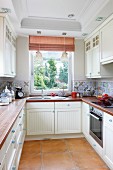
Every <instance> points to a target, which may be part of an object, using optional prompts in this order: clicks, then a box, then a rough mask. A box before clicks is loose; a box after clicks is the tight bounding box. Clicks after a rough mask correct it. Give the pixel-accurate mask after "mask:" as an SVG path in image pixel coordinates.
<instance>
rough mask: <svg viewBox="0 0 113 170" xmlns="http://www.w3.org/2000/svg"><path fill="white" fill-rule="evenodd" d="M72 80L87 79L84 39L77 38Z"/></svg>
mask: <svg viewBox="0 0 113 170" xmlns="http://www.w3.org/2000/svg"><path fill="white" fill-rule="evenodd" d="M72 62H73V63H74V64H73V67H72V77H73V78H72V80H86V78H85V52H84V40H82V39H75V55H74V58H73V61H72Z"/></svg>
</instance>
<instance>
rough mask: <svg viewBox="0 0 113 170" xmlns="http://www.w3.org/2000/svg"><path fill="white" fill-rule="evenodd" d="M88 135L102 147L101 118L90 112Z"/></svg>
mask: <svg viewBox="0 0 113 170" xmlns="http://www.w3.org/2000/svg"><path fill="white" fill-rule="evenodd" d="M90 135H91V136H92V137H93V138H94V139H95V140H96V141H97V143H98V144H99V145H100V146H101V147H103V118H102V117H100V116H98V115H96V114H95V113H93V112H90Z"/></svg>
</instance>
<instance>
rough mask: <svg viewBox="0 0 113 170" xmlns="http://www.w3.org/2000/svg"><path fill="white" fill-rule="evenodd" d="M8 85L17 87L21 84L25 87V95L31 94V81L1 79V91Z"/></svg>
mask: <svg viewBox="0 0 113 170" xmlns="http://www.w3.org/2000/svg"><path fill="white" fill-rule="evenodd" d="M6 86H7V87H8V88H9V89H10V88H11V87H17V86H20V87H22V89H23V92H24V93H25V96H28V95H29V87H30V84H29V81H19V80H10V79H7V80H6V79H5V80H3V79H0V93H1V92H3V90H4V89H5V87H6Z"/></svg>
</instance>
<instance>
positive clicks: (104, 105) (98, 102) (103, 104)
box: [92, 101, 113, 108]
mask: <svg viewBox="0 0 113 170" xmlns="http://www.w3.org/2000/svg"><path fill="white" fill-rule="evenodd" d="M92 103H94V104H96V105H98V106H101V107H104V108H113V103H111V102H110V103H109V102H101V101H97V102H92Z"/></svg>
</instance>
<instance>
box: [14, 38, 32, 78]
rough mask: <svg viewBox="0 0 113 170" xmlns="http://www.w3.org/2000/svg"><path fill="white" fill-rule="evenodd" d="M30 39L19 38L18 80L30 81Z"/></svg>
mask: <svg viewBox="0 0 113 170" xmlns="http://www.w3.org/2000/svg"><path fill="white" fill-rule="evenodd" d="M28 43H29V38H28V37H18V38H17V66H16V72H17V76H16V80H22V81H29V71H30V70H29V44H28Z"/></svg>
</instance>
